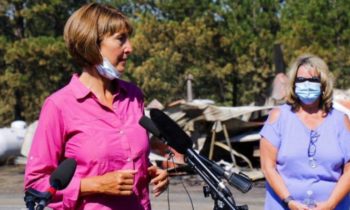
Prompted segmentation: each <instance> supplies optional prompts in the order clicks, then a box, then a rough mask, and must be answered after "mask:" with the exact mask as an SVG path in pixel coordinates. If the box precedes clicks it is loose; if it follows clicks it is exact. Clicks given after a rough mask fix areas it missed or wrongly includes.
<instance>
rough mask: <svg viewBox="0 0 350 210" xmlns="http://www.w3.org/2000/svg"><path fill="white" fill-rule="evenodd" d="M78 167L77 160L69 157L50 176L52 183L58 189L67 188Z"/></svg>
mask: <svg viewBox="0 0 350 210" xmlns="http://www.w3.org/2000/svg"><path fill="white" fill-rule="evenodd" d="M76 167H77V162H76V161H75V160H74V159H72V158H68V159H66V160H64V161H62V163H60V165H59V166H58V167H57V168H56V170H55V171H54V172H53V173H52V174H51V176H50V185H51V186H52V187H54V188H55V189H57V190H63V189H64V188H66V187H67V186H68V184H69V182H70V180H71V179H72V177H73V175H74V172H75V169H76Z"/></svg>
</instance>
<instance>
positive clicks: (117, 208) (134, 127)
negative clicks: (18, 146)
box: [24, 75, 151, 210]
mask: <svg viewBox="0 0 350 210" xmlns="http://www.w3.org/2000/svg"><path fill="white" fill-rule="evenodd" d="M114 82H115V84H116V86H117V89H118V91H116V92H117V94H116V95H114V100H113V110H112V109H110V108H108V107H106V106H104V105H102V104H100V103H99V102H98V100H97V98H96V96H95V95H94V94H93V93H92V92H91V91H90V90H89V89H88V88H87V87H85V86H84V85H83V84H82V83H81V82H80V80H79V78H78V76H77V75H73V77H72V79H71V81H70V83H69V84H68V85H67V86H65V87H64V88H62V89H60V90H59V91H57V92H56V93H54V94H52V95H51V96H49V97H48V98H47V99H46V100H45V103H44V105H43V107H42V110H41V114H40V118H39V124H38V127H37V130H36V133H35V136H34V139H33V143H32V147H31V150H30V153H29V156H28V162H27V165H26V170H25V180H24V184H25V189H28V188H30V187H32V188H34V189H36V190H39V191H46V190H47V189H48V188H49V177H50V174H51V173H52V172H53V170H55V168H56V167H57V166H58V164H59V163H60V162H61V161H62V160H63V159H65V158H74V159H75V160H76V161H77V169H76V171H75V174H74V177H73V179H72V180H71V182H70V184H69V185H68V187H67V188H66V189H64V190H62V191H58V192H57V194H56V196H55V197H54V200H53V202H52V203H51V204H50V205H49V207H51V208H53V209H84V210H86V209H94V210H95V209H99V210H104V209H106V210H107V209H114V210H149V209H151V206H150V200H149V192H148V183H149V180H150V177H148V173H147V167H148V163H149V159H148V155H149V142H148V136H147V132H146V131H145V130H144V129H143V128H142V127H141V126H140V125H139V124H138V121H139V119H140V118H141V116H142V115H143V111H144V108H143V96H142V93H141V91H140V89H139V88H137V87H136V86H134V85H133V84H131V83H128V82H125V81H122V80H115V81H114ZM120 169H134V170H137V174H136V175H135V180H134V188H133V191H134V193H133V195H131V196H111V195H103V194H95V195H91V196H84V197H79V191H80V180H81V178H84V177H89V176H97V175H102V174H105V173H107V172H110V171H115V170H120Z"/></svg>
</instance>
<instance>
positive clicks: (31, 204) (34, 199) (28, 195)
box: [24, 188, 51, 210]
mask: <svg viewBox="0 0 350 210" xmlns="http://www.w3.org/2000/svg"><path fill="white" fill-rule="evenodd" d="M50 199H51V194H50V193H49V192H40V191H37V190H35V189H33V188H29V189H28V190H27V191H26V192H25V196H24V201H25V203H26V207H27V208H28V209H29V210H42V209H44V208H45V204H46V203H47V202H48V201H50ZM36 203H38V205H37V207H36V208H35V204H36Z"/></svg>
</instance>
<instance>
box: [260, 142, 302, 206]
mask: <svg viewBox="0 0 350 210" xmlns="http://www.w3.org/2000/svg"><path fill="white" fill-rule="evenodd" d="M276 161H277V149H276V148H275V147H274V146H273V145H272V144H271V143H270V142H269V141H268V140H266V139H265V138H264V137H263V138H262V139H261V140H260V162H261V169H262V171H263V173H264V175H265V178H266V180H267V182H268V183H269V184H270V186H271V187H272V189H273V190H274V192H275V193H276V194H277V195H278V196H279V197H280V198H281V199H282V200H284V199H286V198H287V197H289V196H290V193H289V191H288V189H287V187H286V185H285V183H284V181H283V179H282V177H281V175H279V173H278V172H277V170H276ZM288 207H289V208H290V209H292V210H294V209H302V210H303V209H305V210H307V209H308V207H307V206H306V205H304V204H301V203H299V202H297V201H295V200H291V201H289V202H288Z"/></svg>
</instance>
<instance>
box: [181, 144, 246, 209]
mask: <svg viewBox="0 0 350 210" xmlns="http://www.w3.org/2000/svg"><path fill="white" fill-rule="evenodd" d="M186 155H187V156H186V162H188V164H189V165H190V166H191V167H192V168H193V169H194V170H195V171H196V172H197V173H198V174H199V175H200V176H201V177H202V178H203V180H204V181H205V182H206V183H207V184H208V186H209V187H204V189H203V191H204V195H205V196H206V197H207V196H208V195H209V193H210V194H211V197H212V199H214V201H215V202H214V210H248V206H247V205H243V206H236V203H235V201H234V199H233V197H232V194H231V192H230V190H229V189H228V188H227V187H226V186H225V184H224V183H223V182H222V181H221V180H219V179H218V178H217V177H216V176H215V175H214V174H213V173H212V172H211V171H210V170H209V169H208V168H207V167H206V165H204V164H203V162H202V161H201V160H200V159H199V157H198V155H197V154H196V153H195V151H194V150H192V149H187V152H186Z"/></svg>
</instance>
